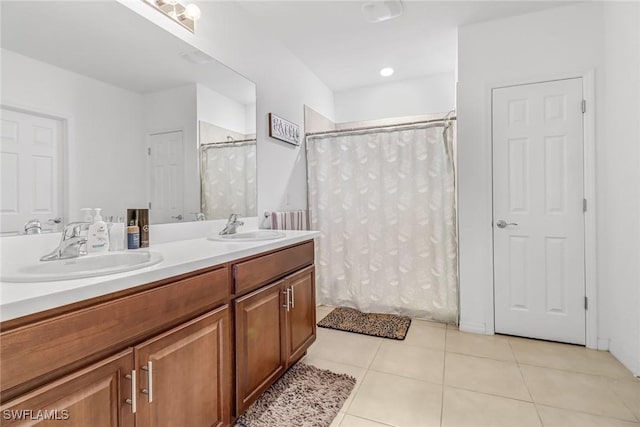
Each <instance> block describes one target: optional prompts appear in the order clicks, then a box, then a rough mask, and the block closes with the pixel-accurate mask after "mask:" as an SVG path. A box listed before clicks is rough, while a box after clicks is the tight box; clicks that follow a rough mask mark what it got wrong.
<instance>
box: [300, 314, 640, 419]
mask: <svg viewBox="0 0 640 427" xmlns="http://www.w3.org/2000/svg"><path fill="white" fill-rule="evenodd" d="M330 311H331V308H330V307H322V306H321V307H318V320H320V319H322V318H323V317H324V316H326V315H327V314H328V313H329V312H330ZM303 361H304V362H305V363H309V364H312V365H315V366H318V367H319V368H324V369H330V370H332V371H334V372H341V373H342V372H344V373H347V374H349V375H352V376H354V377H355V378H356V379H357V380H358V382H357V384H356V386H355V388H354V390H353V392H352V393H351V396H350V397H349V399H348V400H347V401H346V402H345V404H344V406H343V407H342V409H341V411H340V413H339V414H338V416H337V417H336V419H335V420H334V422H333V424H332V427H336V426H343V427H354V426H358V427H359V426H371V427H375V426H396V427H404V426H408V427H423V426H424V427H428V426H443V427H445V426H446V427H467V426H469V427H481V426H496V427H500V426H505V427H521V426H522V427H527V426H545V427H547V426H557V427H572V426H579V427H590V426H593V427H623V426H627V427H640V380H638V379H635V378H634V377H633V376H632V375H631V373H630V372H629V371H628V370H627V369H625V368H624V367H623V366H622V365H621V364H620V363H619V362H618V361H617V360H616V359H615V358H613V356H611V355H610V354H609V353H607V352H599V351H595V350H587V349H585V348H582V347H577V346H572V345H565V344H555V343H549V342H544V341H536V340H528V339H523V338H513V337H506V336H499V335H496V336H483V335H474V334H466V333H463V332H459V331H458V330H457V328H455V327H451V326H446V325H443V324H440V323H434V322H426V321H420V320H414V321H413V322H412V324H411V328H410V329H409V333H408V334H407V338H406V339H405V340H404V341H394V340H389V339H383V338H375V337H369V336H364V335H358V334H352V333H347V332H340V331H335V330H329V329H324V328H318V339H317V341H316V343H315V344H314V345H313V346H312V347H311V348H310V349H309V351H308V354H307V356H306V357H305V358H304V360H303Z"/></svg>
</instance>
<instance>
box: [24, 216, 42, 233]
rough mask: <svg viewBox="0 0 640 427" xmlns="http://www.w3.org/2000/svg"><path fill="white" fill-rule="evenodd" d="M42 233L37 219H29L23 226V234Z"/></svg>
mask: <svg viewBox="0 0 640 427" xmlns="http://www.w3.org/2000/svg"><path fill="white" fill-rule="evenodd" d="M40 233H42V224H40V220H39V219H30V220H29V221H27V223H26V224H25V225H24V234H40Z"/></svg>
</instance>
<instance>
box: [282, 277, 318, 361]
mask: <svg viewBox="0 0 640 427" xmlns="http://www.w3.org/2000/svg"><path fill="white" fill-rule="evenodd" d="M285 286H286V287H287V288H289V289H290V293H291V295H290V300H291V304H290V308H289V310H288V311H287V317H286V319H287V321H286V334H285V342H286V350H287V353H286V354H287V366H291V365H292V364H294V363H295V362H297V361H298V360H299V359H300V358H301V357H302V356H303V355H304V352H305V351H307V348H309V346H310V345H311V344H312V343H313V342H314V341H315V340H316V291H315V274H314V269H313V267H309V268H305V269H304V270H302V271H300V272H298V273H296V274H293V275H292V276H289V277H288V278H287V281H286V284H285Z"/></svg>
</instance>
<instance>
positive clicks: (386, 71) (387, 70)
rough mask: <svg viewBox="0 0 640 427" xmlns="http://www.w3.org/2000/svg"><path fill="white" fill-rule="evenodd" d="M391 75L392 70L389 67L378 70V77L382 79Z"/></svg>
mask: <svg viewBox="0 0 640 427" xmlns="http://www.w3.org/2000/svg"><path fill="white" fill-rule="evenodd" d="M392 74H393V68H391V67H387V68H383V69H382V70H380V75H381V76H382V77H389V76H390V75H392Z"/></svg>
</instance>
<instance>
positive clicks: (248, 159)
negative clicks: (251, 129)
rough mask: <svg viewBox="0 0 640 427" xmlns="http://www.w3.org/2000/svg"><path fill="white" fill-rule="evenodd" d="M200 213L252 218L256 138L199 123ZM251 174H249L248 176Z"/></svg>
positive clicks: (254, 198)
mask: <svg viewBox="0 0 640 427" xmlns="http://www.w3.org/2000/svg"><path fill="white" fill-rule="evenodd" d="M200 159H201V160H200V174H201V181H202V212H203V213H204V214H205V215H206V217H207V218H226V217H229V215H231V214H232V213H236V214H239V215H240V216H241V217H245V216H256V215H257V212H256V174H255V171H256V137H255V133H254V134H241V133H237V132H234V131H232V130H230V129H225V128H222V127H219V126H215V125H213V124H211V123H207V122H204V121H200ZM252 172H253V173H252Z"/></svg>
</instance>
